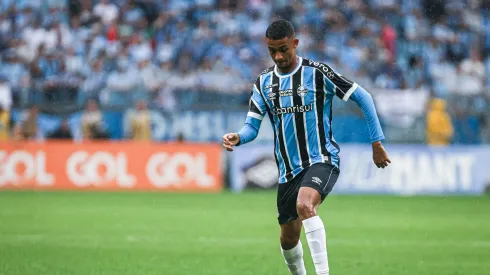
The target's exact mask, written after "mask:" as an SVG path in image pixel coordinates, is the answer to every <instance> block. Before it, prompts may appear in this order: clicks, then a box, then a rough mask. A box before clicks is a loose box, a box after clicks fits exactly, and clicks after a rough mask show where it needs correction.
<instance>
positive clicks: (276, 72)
mask: <svg viewBox="0 0 490 275" xmlns="http://www.w3.org/2000/svg"><path fill="white" fill-rule="evenodd" d="M301 65H303V58H302V57H301V56H298V64H297V65H296V68H294V70H293V71H292V72H290V73H288V74H281V73H279V71H278V70H277V65H274V73H275V74H276V76H277V77H280V78H284V77H290V76H292V75H293V74H295V73H296V72H297V71H298V69H299V68H300V67H301Z"/></svg>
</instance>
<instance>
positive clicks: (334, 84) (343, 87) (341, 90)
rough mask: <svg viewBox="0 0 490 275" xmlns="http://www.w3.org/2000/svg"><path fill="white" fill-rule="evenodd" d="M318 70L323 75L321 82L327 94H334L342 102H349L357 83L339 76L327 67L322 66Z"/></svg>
mask: <svg viewBox="0 0 490 275" xmlns="http://www.w3.org/2000/svg"><path fill="white" fill-rule="evenodd" d="M319 70H320V71H322V73H323V81H324V83H325V88H326V89H327V92H331V93H334V94H335V95H337V96H338V97H339V98H340V99H342V100H343V101H347V100H349V97H350V96H351V95H352V93H353V92H354V91H355V90H356V89H357V87H358V85H357V83H355V82H354V81H352V80H350V79H348V78H347V77H345V76H343V75H341V74H339V73H338V72H336V71H335V70H334V69H332V68H331V67H330V66H328V65H325V64H323V67H322V68H320V69H319Z"/></svg>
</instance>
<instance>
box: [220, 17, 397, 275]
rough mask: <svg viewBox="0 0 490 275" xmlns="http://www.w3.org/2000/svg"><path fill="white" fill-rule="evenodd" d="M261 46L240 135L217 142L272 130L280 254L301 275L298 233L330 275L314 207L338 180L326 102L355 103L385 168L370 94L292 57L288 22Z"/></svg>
mask: <svg viewBox="0 0 490 275" xmlns="http://www.w3.org/2000/svg"><path fill="white" fill-rule="evenodd" d="M265 36H266V40H267V47H268V49H269V53H270V56H271V57H272V60H273V61H274V63H275V66H273V67H270V68H269V69H267V70H265V71H263V72H262V73H261V74H260V75H259V76H258V77H257V80H256V81H255V83H254V85H253V88H252V93H251V94H252V95H251V98H250V104H249V112H248V114H247V118H246V121H245V124H244V126H243V128H242V129H241V130H240V131H238V133H228V134H225V135H224V136H223V147H225V148H226V149H227V150H228V151H233V146H239V145H243V144H245V143H248V142H251V141H252V140H254V139H255V138H256V137H257V134H258V131H259V128H260V124H261V122H262V119H263V118H264V116H265V115H268V116H269V119H270V121H271V123H272V125H273V129H274V140H275V146H274V147H275V148H274V151H275V158H276V163H277V166H278V169H279V186H278V191H277V211H278V222H279V224H280V226H281V236H280V242H281V252H282V255H283V256H284V259H285V262H286V264H287V266H288V268H289V271H290V272H291V274H298V275H302V274H306V270H305V266H304V261H303V247H302V244H301V242H300V235H301V230H302V227H304V230H305V234H306V240H307V241H308V246H309V248H310V251H311V256H312V258H313V262H314V264H315V270H316V274H329V266H328V257H327V247H326V236H325V235H326V233H325V228H324V224H323V221H322V219H321V218H320V217H319V216H318V214H317V210H318V206H319V205H320V204H321V203H322V202H323V200H324V199H325V197H326V196H327V195H328V194H329V193H330V191H331V190H332V188H333V186H334V184H335V182H336V181H337V178H338V177H339V173H340V170H339V167H340V159H339V146H338V145H337V143H336V142H335V139H334V138H333V135H332V100H333V97H334V96H338V97H339V98H341V99H342V100H344V101H347V100H348V99H351V100H353V101H354V102H356V103H357V105H358V106H359V107H360V108H361V109H362V112H363V114H364V117H365V119H366V122H367V125H368V128H369V134H370V139H371V142H372V149H373V160H374V163H375V164H376V166H377V167H378V168H385V167H386V166H388V163H390V162H391V161H390V159H389V158H388V156H387V154H386V152H385V150H384V148H383V145H382V144H381V140H383V139H384V135H383V131H382V129H381V126H380V123H379V120H378V117H377V114H376V109H375V106H374V102H373V100H372V97H371V95H370V94H369V93H368V92H366V90H364V89H363V88H362V87H361V86H359V85H358V84H356V83H354V82H352V81H351V80H349V79H347V78H346V77H344V76H342V75H341V74H339V73H338V72H336V71H334V70H333V69H332V68H331V67H330V66H328V65H327V64H324V63H321V62H316V61H313V60H309V59H306V58H302V57H300V56H297V55H296V47H297V46H298V43H299V40H298V38H296V37H295V33H294V28H293V26H292V25H291V23H290V22H288V21H286V20H278V21H275V22H273V23H272V24H271V25H270V26H269V27H268V28H267V30H266V35H265Z"/></svg>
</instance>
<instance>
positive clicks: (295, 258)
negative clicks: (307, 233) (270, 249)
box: [281, 241, 306, 275]
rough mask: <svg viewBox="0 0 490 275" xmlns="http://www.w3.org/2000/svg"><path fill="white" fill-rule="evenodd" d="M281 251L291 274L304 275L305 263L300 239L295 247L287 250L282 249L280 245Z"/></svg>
mask: <svg viewBox="0 0 490 275" xmlns="http://www.w3.org/2000/svg"><path fill="white" fill-rule="evenodd" d="M281 252H282V256H283V257H284V260H285V261H286V264H287V265H288V268H289V271H290V272H291V274H293V275H306V269H305V263H304V261H303V246H302V245H301V241H299V242H298V244H297V245H296V246H295V247H293V248H291V249H288V250H284V249H282V247H281Z"/></svg>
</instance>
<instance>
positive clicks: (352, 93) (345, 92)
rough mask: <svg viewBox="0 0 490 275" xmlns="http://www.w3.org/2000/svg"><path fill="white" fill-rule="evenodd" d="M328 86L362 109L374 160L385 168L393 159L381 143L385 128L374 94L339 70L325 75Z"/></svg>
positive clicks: (379, 166)
mask: <svg viewBox="0 0 490 275" xmlns="http://www.w3.org/2000/svg"><path fill="white" fill-rule="evenodd" d="M330 69H331V68H330ZM324 80H325V84H326V87H331V88H332V89H333V92H334V93H335V94H336V95H337V96H338V97H339V98H341V99H342V100H344V101H348V100H349V98H350V99H351V100H352V101H354V102H355V103H356V104H357V105H358V106H359V107H360V108H361V110H362V113H363V114H364V119H365V120H366V123H367V126H368V129H369V137H370V140H371V144H372V148H373V161H374V163H375V164H376V166H377V167H378V168H385V167H386V166H388V163H391V160H390V159H389V158H388V155H387V154H386V151H385V149H384V147H383V144H382V143H381V141H382V140H384V138H385V137H384V134H383V130H382V128H381V123H380V122H379V119H378V115H377V113H376V107H375V105H374V100H373V98H372V96H371V95H370V94H369V93H368V92H367V91H366V90H365V89H364V88H362V87H361V86H359V85H358V84H357V83H355V82H353V81H351V80H349V79H347V78H345V77H344V76H342V75H340V74H338V73H337V72H335V71H333V70H331V71H330V74H326V76H325V77H324Z"/></svg>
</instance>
